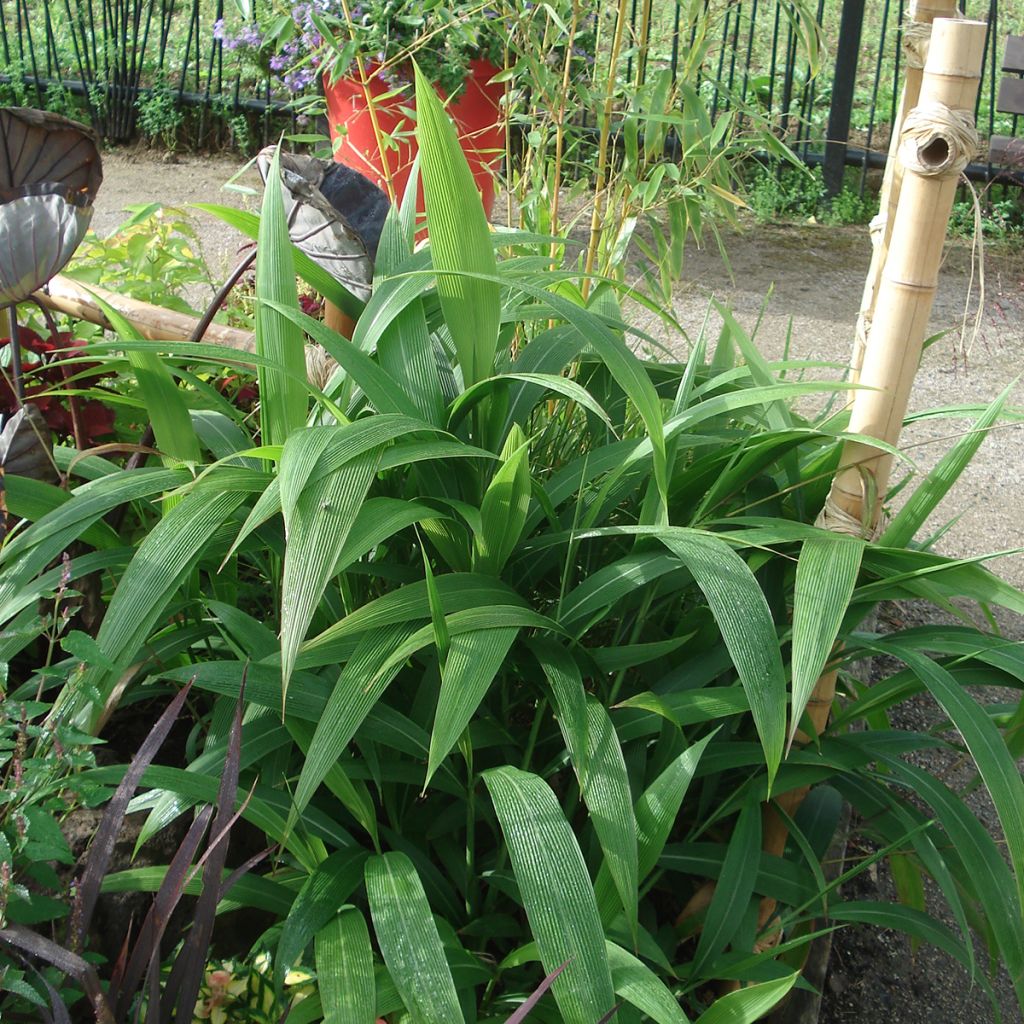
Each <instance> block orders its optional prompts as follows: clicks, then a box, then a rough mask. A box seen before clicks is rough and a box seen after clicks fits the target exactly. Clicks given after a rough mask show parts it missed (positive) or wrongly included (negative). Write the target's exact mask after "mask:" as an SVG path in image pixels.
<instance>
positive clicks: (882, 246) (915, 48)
mask: <svg viewBox="0 0 1024 1024" xmlns="http://www.w3.org/2000/svg"><path fill="white" fill-rule="evenodd" d="M958 16H959V14H958V11H957V0H930V2H929V0H918V2H917V3H915V4H913V5H912V7H911V10H910V13H909V15H908V17H907V20H906V21H905V22H904V25H903V49H904V53H905V54H906V61H907V71H906V75H905V77H904V81H903V95H902V96H901V97H900V105H899V108H898V110H897V111H896V116H895V118H894V119H893V124H892V135H891V137H890V139H889V155H888V159H887V160H886V164H885V175H884V177H883V178H882V190H881V193H880V195H879V204H878V215H877V216H876V217H875V218H874V219H873V220H872V221H871V224H870V226H869V231H870V232H871V245H872V251H871V269H870V270H869V271H868V276H867V279H866V280H865V282H864V294H863V295H862V297H861V304H860V313H859V314H858V316H857V329H856V334H855V340H854V346H853V355H852V356H851V359H850V366H851V369H852V377H853V380H854V382H856V381H857V380H858V378H859V376H860V368H861V365H862V364H863V362H864V349H865V348H866V347H867V344H868V337H869V334H870V331H871V321H872V318H873V316H874V311H875V296H876V293H877V291H878V282H879V279H880V277H881V274H882V267H884V266H885V257H886V254H887V253H888V251H889V240H890V238H891V237H892V223H893V220H894V218H895V216H896V206H897V204H898V203H899V198H900V188H901V186H902V184H903V168H902V167H901V165H900V161H899V159H898V149H899V145H900V138H901V137H902V130H903V122H904V120H905V118H906V115H907V112H908V111H910V110H913V109H914V107H916V106H917V102H918V99H919V98H920V95H921V77H922V73H923V71H924V66H925V61H926V59H927V55H928V49H929V43H930V40H931V34H932V22H933V21H934V20H935V19H936V18H956V17H958Z"/></svg>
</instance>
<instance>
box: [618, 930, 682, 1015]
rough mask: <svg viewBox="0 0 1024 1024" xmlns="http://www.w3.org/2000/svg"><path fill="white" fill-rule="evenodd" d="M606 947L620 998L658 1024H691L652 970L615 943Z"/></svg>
mask: <svg viewBox="0 0 1024 1024" xmlns="http://www.w3.org/2000/svg"><path fill="white" fill-rule="evenodd" d="M605 945H606V948H607V950H608V963H609V965H610V966H611V970H612V984H613V985H614V986H615V991H616V993H617V994H618V995H620V996H622V997H623V999H625V1000H627V1001H628V1002H630V1003H632V1004H633V1006H635V1007H636V1008H637V1009H638V1010H639V1011H640V1012H641V1013H645V1014H646V1015H647V1016H648V1017H650V1018H651V1020H653V1021H657V1024H689V1018H688V1017H687V1016H686V1014H685V1013H683V1011H682V1008H681V1007H680V1005H679V1000H678V999H676V997H675V996H674V995H672V992H671V991H670V990H669V988H668V986H667V985H666V984H665V983H664V982H663V981H662V980H661V979H660V978H659V977H658V976H657V975H656V974H655V973H654V971H652V970H651V969H650V967H648V966H647V965H646V964H645V963H644V962H643V961H642V960H638V959H637V958H636V957H635V956H633V954H632V953H630V952H628V951H626V950H625V949H623V948H622V947H621V946H617V945H616V944H615V943H614V942H608V943H606V944H605Z"/></svg>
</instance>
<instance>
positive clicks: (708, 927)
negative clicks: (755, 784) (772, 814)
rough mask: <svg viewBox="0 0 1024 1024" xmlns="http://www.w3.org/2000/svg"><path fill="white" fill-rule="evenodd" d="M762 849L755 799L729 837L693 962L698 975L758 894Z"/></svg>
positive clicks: (741, 813) (740, 921) (717, 952)
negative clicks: (757, 882)
mask: <svg viewBox="0 0 1024 1024" xmlns="http://www.w3.org/2000/svg"><path fill="white" fill-rule="evenodd" d="M760 852H761V808H760V806H759V805H758V804H756V803H754V802H752V801H751V802H748V803H747V804H745V805H744V806H743V808H742V809H741V810H740V815H739V818H738V819H737V821H736V826H735V828H734V829H733V833H732V836H731V837H730V839H729V846H728V849H727V850H726V853H725V860H724V861H723V862H722V873H721V875H719V878H718V885H716V886H715V891H714V895H713V896H712V897H711V904H710V906H709V907H708V910H707V914H706V915H705V917H704V927H703V928H702V929H701V933H700V938H699V939H698V941H697V951H696V953H694V955H693V961H692V962H691V963H690V971H691V973H692V976H693V977H694V978H699V977H701V975H702V972H703V971H704V970H705V969H706V968H708V967H710V966H711V965H712V964H713V963H714V960H715V957H717V956H718V955H719V953H721V952H722V951H723V950H724V949H725V947H726V946H728V945H729V943H730V942H731V941H732V940H733V937H734V936H735V935H736V932H737V930H738V929H739V927H740V924H741V923H742V920H743V917H744V915H745V914H746V912H747V907H748V905H749V903H750V900H751V898H752V897H753V895H754V884H755V882H756V880H757V872H758V867H759V864H758V859H759V856H760Z"/></svg>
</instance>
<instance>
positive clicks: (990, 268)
mask: <svg viewBox="0 0 1024 1024" xmlns="http://www.w3.org/2000/svg"><path fill="white" fill-rule="evenodd" d="M240 166H241V162H240V161H235V160H230V159H224V158H220V157H217V158H191V157H190V158H183V159H181V160H180V161H179V162H177V163H170V162H166V161H163V160H160V159H159V158H154V157H152V156H149V155H133V154H128V153H112V154H108V155H107V156H106V158H105V164H104V174H105V180H104V185H103V188H102V190H101V191H100V194H99V198H98V200H97V210H96V216H95V220H94V227H95V228H96V229H97V230H98V231H99V232H100V233H104V232H105V231H107V230H109V229H111V228H113V227H114V226H115V225H116V224H117V223H118V222H119V221H120V220H121V219H122V217H123V214H122V213H121V210H122V208H123V207H124V206H125V205H127V204H129V203H140V202H148V201H152V200H160V201H162V202H163V203H165V204H167V205H172V206H187V204H189V203H192V202H220V203H225V204H230V205H236V206H242V207H244V208H248V209H255V208H256V206H257V203H258V199H257V198H256V197H255V196H246V195H244V194H242V193H240V192H238V191H226V190H224V189H223V185H224V183H225V182H226V181H227V180H228V179H229V178H231V177H232V176H233V175H235V173H236V172H237V171H238V170H239V167H240ZM240 183H241V184H244V185H248V186H249V187H252V188H258V178H256V176H255V174H253V173H252V172H251V171H250V172H249V173H248V174H247V175H246V176H245V177H243V178H242V179H240ZM499 205H500V204H499ZM195 223H196V226H197V228H198V229H199V233H200V239H201V244H202V249H203V252H204V254H205V255H206V257H207V259H208V261H209V262H210V265H211V269H212V271H213V273H214V277H215V279H219V278H221V277H223V276H224V275H225V274H226V273H227V271H228V270H229V269H230V267H231V266H232V265H233V263H234V261H235V256H236V253H237V250H238V247H239V245H240V244H241V243H242V241H243V240H242V239H241V237H240V236H238V235H237V234H236V233H235V232H233V231H232V230H231V229H229V228H227V227H225V226H224V225H222V224H220V223H219V222H218V221H215V220H213V219H212V218H210V217H208V216H207V215H205V214H196V218H195ZM725 243H726V248H727V250H728V256H729V261H730V264H731V270H732V276H731V279H730V275H729V272H728V271H727V270H726V269H725V268H724V267H723V264H722V261H721V258H720V257H719V255H718V253H717V251H716V250H715V249H714V248H711V249H707V250H704V251H693V252H691V253H690V254H689V255H688V257H687V265H686V269H685V274H684V278H685V280H684V282H683V284H681V285H680V286H679V288H678V289H677V290H676V293H675V296H674V307H675V310H674V311H675V314H676V316H677V318H678V320H679V321H680V323H681V324H682V325H683V327H684V329H685V331H686V332H687V336H685V337H681V338H668V337H666V336H665V332H664V330H663V329H662V328H661V327H660V326H656V321H655V318H653V317H649V318H648V319H646V320H641V322H640V324H639V326H641V327H643V328H644V329H649V330H651V332H652V333H656V334H657V336H658V338H659V340H660V341H661V342H662V343H663V344H664V345H665V346H666V347H667V348H669V349H670V350H671V351H672V352H673V353H675V354H678V355H684V354H685V353H686V351H687V349H688V347H689V344H690V341H691V340H692V338H694V337H696V335H697V333H698V332H699V331H700V329H701V325H702V323H703V322H704V319H705V314H706V312H707V310H708V303H709V299H711V298H712V297H713V298H715V299H717V300H718V301H719V302H721V303H724V304H728V305H729V306H730V307H731V308H732V310H733V312H734V314H735V315H736V317H737V319H738V320H739V322H740V323H741V324H742V325H743V326H744V327H745V328H746V329H747V330H748V331H753V330H754V328H755V326H756V328H757V330H756V340H757V343H758V345H759V347H760V349H761V351H762V352H764V353H765V355H766V356H767V357H768V358H770V359H780V358H783V355H784V353H786V351H787V348H788V357H789V358H791V359H815V360H823V361H827V362H835V363H838V364H840V366H845V365H846V362H847V360H848V358H849V353H850V349H851V344H852V341H853V326H854V323H855V320H856V314H857V309H858V306H859V302H860V295H861V289H862V286H863V281H864V276H865V274H866V271H867V268H868V263H869V259H870V246H869V242H868V237H867V230H866V228H861V227H840V228H836V227H822V226H820V225H812V224H808V225H796V226H793V225H785V226H760V227H756V228H755V227H751V228H750V229H748V230H746V231H745V232H743V233H741V234H734V235H729V236H727V237H726V239H725ZM970 267H971V254H970V248H969V246H968V245H967V244H966V243H963V242H958V243H954V244H953V245H952V246H951V247H950V251H949V253H948V254H947V258H946V260H945V263H944V265H943V270H942V273H941V277H940V283H939V291H938V294H937V297H936V301H935V308H934V313H933V316H932V322H931V325H930V331H929V333H938V332H940V331H943V330H948V331H949V332H950V333H949V334H947V335H946V337H945V338H943V339H942V340H940V341H939V342H938V343H936V344H935V345H933V346H932V347H931V348H930V349H929V350H928V351H927V352H926V353H925V355H924V358H923V361H922V366H921V369H920V372H919V374H918V376H917V379H916V381H915V385H914V393H913V396H912V399H911V409H912V410H915V411H920V410H925V409H932V408H939V407H943V406H949V405H961V404H968V403H976V404H985V403H987V402H989V401H991V400H992V399H993V398H994V397H995V396H996V395H997V394H999V393H1000V392H1001V391H1002V390H1003V389H1004V388H1007V387H1010V386H1012V398H1011V401H1012V404H1013V405H1014V406H1016V407H1018V408H1024V385H1022V384H1021V383H1020V380H1019V376H1020V374H1021V372H1022V369H1024V252H1022V251H1020V250H1018V251H1014V250H1013V249H1011V248H1007V247H1006V246H1003V247H1001V248H997V249H991V250H990V251H988V252H987V253H986V260H985V279H986V282H985V283H986V290H985V298H984V304H983V307H982V315H981V325H980V331H979V333H978V336H977V338H976V339H975V341H974V344H973V348H972V352H971V357H970V360H969V364H968V365H967V367H966V368H965V367H964V366H963V363H962V361H961V360H957V359H956V358H955V357H954V346H955V345H956V344H957V342H958V339H959V334H960V325H961V322H962V320H963V316H964V306H965V302H966V300H967V295H968V289H969V281H970V276H971V275H970ZM976 289H977V285H976V284H975V296H976V295H977V290H976ZM769 292H771V297H770V300H769V301H768V303H767V307H765V296H766V295H768V294H769ZM973 308H974V307H973V306H972V317H973ZM719 323H720V319H718V317H717V314H715V313H714V312H712V314H711V317H710V320H709V327H708V329H709V330H710V331H712V332H713V333H712V334H711V335H710V337H711V340H713V339H714V337H715V336H716V335H717V329H718V324H719ZM836 374H837V371H828V370H826V371H819V374H818V375H821V376H825V377H831V378H832V379H835V375H836ZM969 422H970V419H969V418H964V419H959V420H936V419H933V420H925V421H921V422H918V423H916V424H913V425H912V426H910V427H909V428H908V429H907V430H906V431H905V433H904V438H903V441H904V444H903V447H904V449H905V450H906V452H907V454H908V456H909V457H910V458H911V459H912V460H913V462H914V463H915V465H916V467H917V468H918V469H919V470H920V471H922V472H924V471H927V470H928V469H930V468H931V467H932V466H934V464H935V463H936V462H937V461H938V459H939V458H940V457H941V456H942V454H943V453H944V452H945V451H946V450H947V449H948V448H949V446H950V445H951V444H952V443H953V441H954V440H955V437H956V435H957V432H958V431H962V430H964V429H965V428H966V427H967V426H968V425H969ZM1022 443H1024V424H1008V425H1003V426H1000V427H999V428H998V429H996V430H994V431H993V432H992V433H991V435H990V436H989V438H988V439H987V440H986V442H985V444H984V445H983V446H982V448H981V450H980V452H979V453H978V455H977V456H976V457H975V460H974V462H973V464H972V466H971V467H970V468H969V469H968V471H967V472H966V473H965V474H964V476H963V477H962V478H961V480H960V482H959V483H958V485H957V486H956V488H954V490H953V491H952V493H951V494H950V495H948V496H947V498H946V500H945V501H944V502H943V504H942V505H941V507H940V508H939V509H938V511H937V512H936V513H935V515H934V517H933V519H934V522H933V523H932V524H930V525H931V526H932V527H933V528H934V529H938V528H939V527H940V526H942V525H943V524H945V523H947V522H949V521H950V520H953V519H956V522H955V523H954V525H953V526H952V527H951V528H950V529H949V531H948V532H947V533H945V535H944V536H943V537H942V539H941V541H940V543H939V545H938V547H939V550H941V551H942V552H943V553H945V554H948V555H952V556H956V557H972V556H977V555H982V554H986V553H990V552H998V551H1006V550H1009V549H1013V548H1015V547H1018V546H1021V545H1022V530H1021V525H1020V524H1021V511H1020V510H1021V508H1024V464H1022V459H1021V455H1020V452H1021V447H1022ZM1014 510H1016V511H1014ZM990 565H991V566H992V568H993V569H994V570H995V571H996V572H997V573H998V574H999V575H1001V576H1003V577H1004V578H1005V579H1007V580H1008V581H1010V582H1012V583H1013V584H1015V585H1016V586H1019V587H1024V554H1020V553H1016V554H1009V555H1006V556H1004V557H1001V558H999V559H996V560H995V561H993V562H991V563H990ZM925 614H928V616H929V617H928V621H931V622H935V621H936V617H935V615H934V613H925ZM921 621H922V611H921V609H919V608H917V607H916V606H914V605H901V606H899V607H894V608H891V609H888V610H887V611H885V612H884V613H883V626H884V625H888V626H890V627H891V628H900V627H901V626H902V625H903V624H905V623H906V624H916V623H919V622H921ZM1000 625H1001V627H1002V629H1003V630H1004V632H1005V633H1006V634H1007V635H1008V636H1010V637H1012V638H1013V639H1016V640H1024V623H1022V622H1021V620H1020V619H1018V618H1016V617H1011V616H1001V617H1000ZM884 668H885V666H880V670H881V669H884ZM937 720H938V714H937V712H936V710H935V708H934V706H933V705H931V704H930V702H929V701H927V700H925V699H923V698H922V699H921V700H919V701H916V702H913V703H911V704H910V705H909V706H908V707H907V708H906V709H905V710H904V711H903V712H902V721H901V723H900V724H902V725H904V726H905V727H907V728H914V729H921V728H926V727H927V726H928V725H930V724H931V723H933V722H935V721H937ZM929 767H930V768H931V769H932V770H936V771H943V770H945V766H944V765H943V764H941V763H936V764H933V765H929ZM974 810H975V812H976V813H978V814H979V816H980V817H981V819H982V820H983V821H985V822H987V823H989V824H991V825H992V826H993V827H994V826H995V821H994V814H993V813H992V810H991V807H989V806H986V804H985V801H984V800H983V799H982V798H981V797H980V796H978V797H977V798H976V801H975V806H974ZM852 844H853V845H852V849H853V850H854V852H855V853H862V852H863V851H864V850H865V849H866V848H867V845H866V841H864V840H862V839H860V838H859V837H858V836H857V835H856V834H855V835H854V837H853V840H852ZM891 893H892V883H891V880H890V879H889V878H888V876H887V873H886V872H885V871H884V870H882V869H879V870H878V871H877V872H870V873H867V874H865V875H863V876H861V878H860V879H859V880H858V881H857V882H856V884H855V887H854V888H853V890H852V895H853V897H854V898H858V899H879V898H888V897H889V896H891ZM979 961H980V962H984V956H983V955H982V954H981V952H980V951H979ZM997 994H998V999H999V1003H1000V1005H1001V1008H1002V1011H1003V1020H1004V1021H1006V1022H1008V1024H1013V1022H1020V1020H1021V1017H1020V1014H1019V1012H1018V1011H1017V1009H1016V1006H1015V1002H1014V999H1013V995H1012V990H1011V988H1010V987H1009V984H1008V982H1007V981H1006V979H1005V978H1003V979H1001V981H1000V983H999V984H998V986H997ZM994 1019H995V1018H994V1017H993V1014H992V1011H991V1008H990V1007H989V1005H988V1003H987V1001H986V999H985V997H984V996H983V994H982V993H981V991H980V990H979V989H978V987H977V986H975V987H974V988H973V989H972V988H971V986H970V984H969V981H968V979H967V977H966V975H965V973H964V971H963V970H962V969H961V968H959V966H957V965H956V964H954V963H953V962H952V961H950V960H949V959H948V958H947V957H945V956H944V955H943V954H941V953H938V952H935V951H933V950H931V949H921V950H918V951H917V952H916V953H912V952H911V950H910V946H909V944H908V943H907V942H906V941H904V940H903V939H902V938H901V937H900V936H898V935H896V934H894V933H889V932H881V933H880V932H878V931H873V930H871V931H869V930H866V929H854V928H851V929H846V930H844V931H842V932H840V933H839V934H838V935H837V938H836V941H835V945H834V953H833V958H832V964H831V968H830V972H829V976H828V978H827V981H826V985H825V998H824V1004H823V1008H822V1014H821V1022H822V1024H861V1022H865V1024H866V1022H874V1021H878V1020H892V1021H897V1022H899V1024H982V1022H987V1021H991V1020H994Z"/></svg>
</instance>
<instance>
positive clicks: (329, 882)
mask: <svg viewBox="0 0 1024 1024" xmlns="http://www.w3.org/2000/svg"><path fill="white" fill-rule="evenodd" d="M365 863H366V853H365V852H364V851H363V850H338V851H337V853H332V854H331V855H330V856H329V857H328V858H327V859H326V860H325V861H324V862H323V863H322V864H320V865H319V866H318V867H317V869H316V870H315V871H314V872H313V873H312V874H311V875H310V876H309V878H307V879H306V881H305V883H304V884H303V886H302V888H301V889H300V890H299V894H298V896H296V897H295V902H294V903H293V904H292V907H291V910H290V911H289V913H288V916H287V917H286V918H285V921H284V926H283V928H282V929H281V938H280V940H279V941H278V944H277V955H276V956H275V957H274V982H275V984H276V985H277V986H278V988H279V989H280V987H281V985H282V983H283V982H284V976H285V975H286V974H287V973H288V971H290V970H291V969H292V968H293V967H294V966H295V964H296V963H297V962H298V959H299V957H300V956H302V953H303V951H304V950H305V948H306V946H308V945H309V943H310V941H311V940H312V939H313V937H314V936H315V935H317V934H318V933H319V932H320V930H321V929H322V928H323V927H324V926H325V925H326V924H327V923H328V922H329V921H330V920H331V919H332V918H334V916H335V914H337V913H338V910H339V908H340V907H341V905H342V904H343V903H345V902H346V901H347V900H348V898H349V896H351V895H352V893H353V892H354V891H355V890H356V888H357V887H358V886H359V884H360V883H361V882H362V880H363V866H364V865H365Z"/></svg>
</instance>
